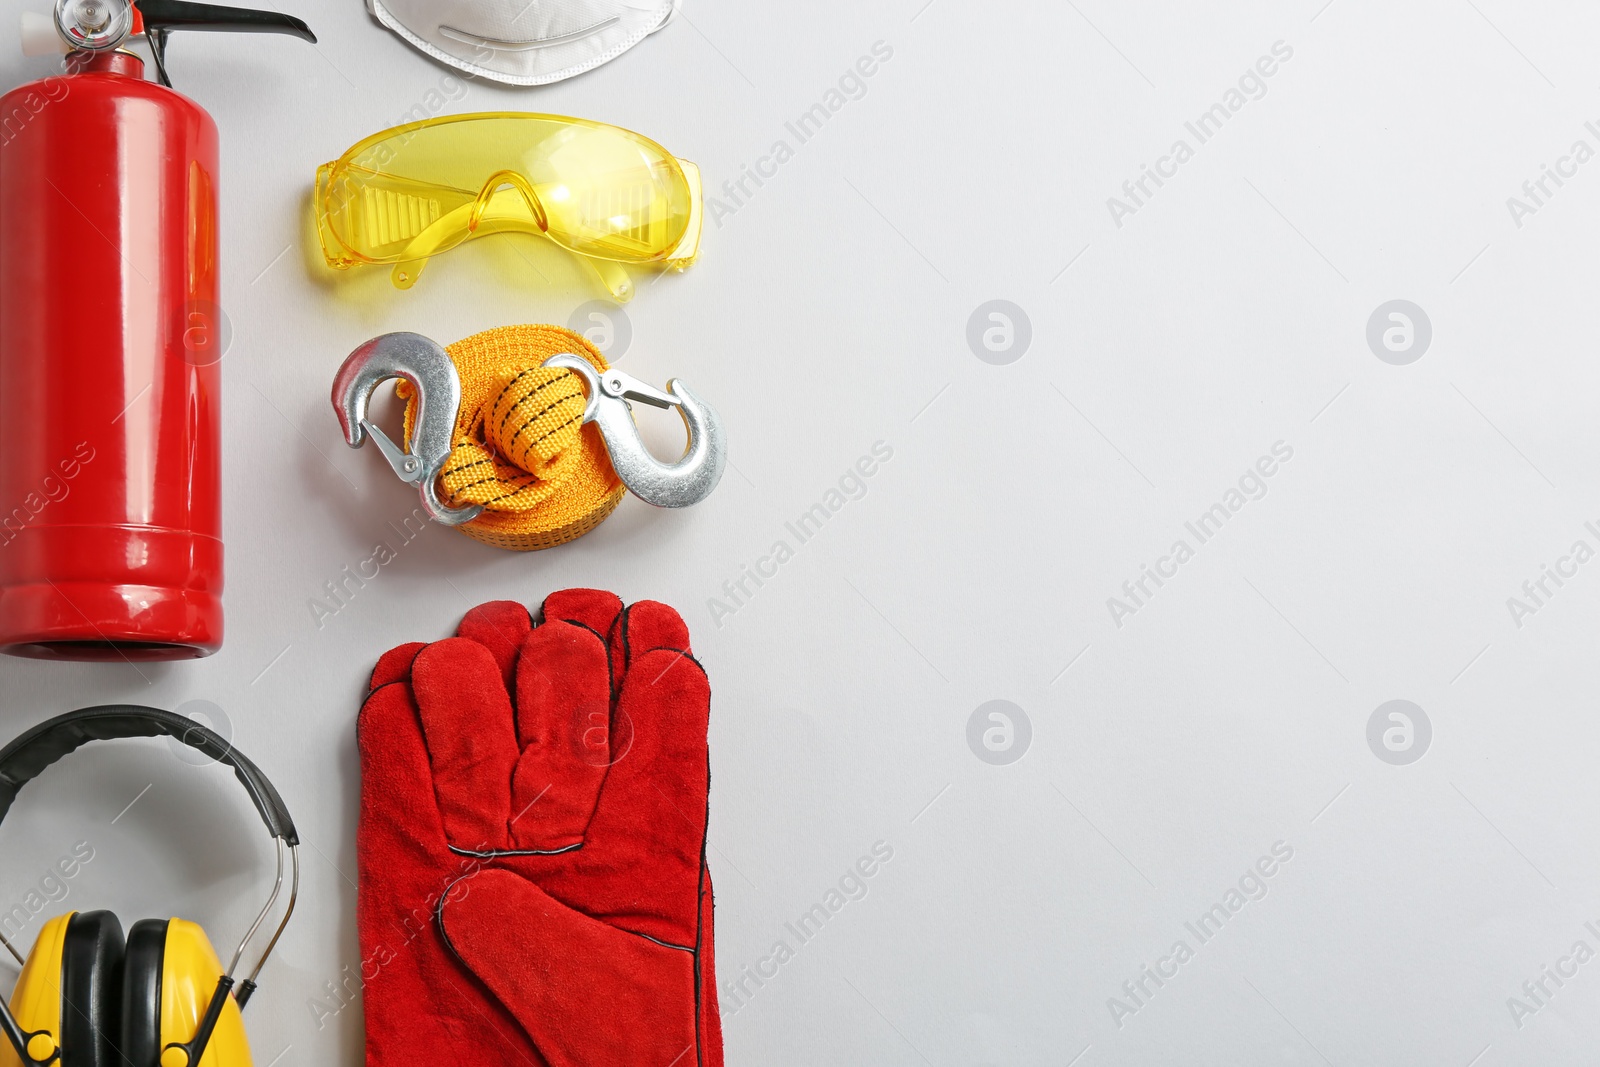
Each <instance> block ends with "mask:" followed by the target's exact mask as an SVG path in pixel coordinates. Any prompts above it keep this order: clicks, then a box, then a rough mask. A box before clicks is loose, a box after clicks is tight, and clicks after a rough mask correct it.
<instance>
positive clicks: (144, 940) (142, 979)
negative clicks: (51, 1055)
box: [61, 919, 187, 1067]
mask: <svg viewBox="0 0 1600 1067" xmlns="http://www.w3.org/2000/svg"><path fill="white" fill-rule="evenodd" d="M166 954H167V920H165V919H140V920H139V921H138V922H136V923H134V924H133V928H132V929H131V930H129V931H128V950H127V954H126V956H125V957H124V959H123V964H122V999H121V1005H122V1020H121V1031H122V1056H121V1058H120V1059H119V1060H117V1061H116V1063H117V1067H123V1061H126V1063H127V1064H132V1065H134V1067H155V1064H157V1063H159V1062H160V1060H161V970H162V962H163V960H164V959H165V958H166ZM179 1040H187V1037H184V1038H180V1039H179ZM61 1067H72V1065H70V1064H68V1063H65V1062H63V1063H62V1065H61ZM107 1067H110V1064H108V1065H107Z"/></svg>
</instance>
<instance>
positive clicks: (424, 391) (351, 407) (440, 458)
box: [333, 333, 483, 526]
mask: <svg viewBox="0 0 1600 1067" xmlns="http://www.w3.org/2000/svg"><path fill="white" fill-rule="evenodd" d="M391 378H402V379H404V380H405V381H408V382H410V383H411V387H412V388H413V389H415V390H416V391H417V417H416V422H415V424H414V425H413V426H412V428H411V440H410V442H409V444H410V446H411V447H410V448H409V449H403V448H401V447H400V446H399V445H397V444H395V443H394V442H393V441H392V440H390V439H389V435H388V434H386V433H384V432H383V430H381V429H379V428H378V427H377V426H374V425H373V424H372V422H371V421H369V420H368V418H367V411H368V407H369V406H370V404H371V402H372V394H373V392H374V391H375V390H376V389H377V388H378V386H380V385H382V384H383V383H384V382H386V381H388V380H390V379H391ZM333 408H334V410H335V411H336V412H338V414H339V425H340V426H342V427H343V428H344V439H345V441H346V442H347V443H348V444H349V445H350V447H351V448H360V447H361V446H362V445H364V444H366V439H367V438H368V437H371V438H372V441H373V443H374V444H376V445H377V446H378V451H380V452H382V453H383V458H384V459H386V460H388V461H389V466H391V467H393V468H394V472H395V474H397V475H399V476H400V480H401V481H402V482H405V483H407V484H408V485H414V486H416V487H417V490H418V491H419V492H420V493H421V494H422V509H423V510H424V511H426V512H427V513H428V517H429V518H431V519H433V521H434V522H439V523H443V524H444V525H446V526H460V525H461V524H462V523H467V522H471V521H472V520H473V519H475V518H477V517H478V516H479V515H481V514H483V508H482V507H480V506H478V505H476V504H474V505H471V506H469V507H464V508H452V507H450V506H448V505H447V504H445V502H444V501H443V500H440V499H439V476H440V475H441V474H443V473H444V464H445V461H446V460H447V459H449V458H450V448H451V443H452V440H453V438H454V435H455V426H456V417H457V416H458V415H459V414H460V412H461V378H460V377H459V376H458V375H457V374H456V365H455V364H454V363H452V362H451V361H450V355H449V353H447V352H446V351H445V350H444V349H443V348H440V347H439V345H438V344H437V343H435V342H434V341H430V340H429V339H428V338H426V337H424V336H422V335H421V334H419V333H387V334H384V335H383V336H382V337H376V338H373V339H372V340H371V341H368V342H367V343H366V344H364V345H362V346H361V347H360V348H358V349H356V350H355V351H354V352H352V353H350V358H349V359H346V360H345V361H344V366H342V367H340V368H339V374H338V376H337V377H336V378H334V380H333Z"/></svg>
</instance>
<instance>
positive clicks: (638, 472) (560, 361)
mask: <svg viewBox="0 0 1600 1067" xmlns="http://www.w3.org/2000/svg"><path fill="white" fill-rule="evenodd" d="M544 366H546V367H560V368H561V369H563V370H569V371H571V372H573V373H574V374H576V375H577V376H578V377H579V378H581V379H583V383H584V385H585V386H586V387H587V391H588V394H589V402H588V405H587V406H586V407H585V408H584V412H583V421H584V422H585V423H591V422H592V423H594V424H595V425H596V426H597V427H599V430H600V436H601V437H602V438H603V439H604V440H605V443H606V451H607V452H609V453H610V454H611V466H612V469H614V470H615V471H616V472H617V477H618V478H620V479H622V484H623V485H625V486H627V487H628V491H629V492H631V493H632V494H633V495H634V496H636V497H638V498H639V499H640V500H643V501H644V502H645V503H647V504H654V505H655V506H656V507H658V508H686V507H688V506H689V505H691V504H698V503H699V502H700V501H702V500H704V499H705V498H706V497H707V496H709V495H710V493H711V491H712V490H713V489H715V488H716V487H717V483H718V482H720V481H721V480H722V471H723V468H724V467H726V466H727V463H728V441H727V435H726V433H725V432H724V430H723V428H722V418H721V416H719V415H718V414H717V412H716V410H715V409H714V408H712V406H711V405H710V404H707V403H706V402H705V401H704V400H701V399H700V398H699V397H698V396H696V395H695V393H694V392H693V391H692V390H691V389H690V388H689V387H688V386H686V385H684V384H683V383H682V382H681V381H679V380H678V379H676V378H674V379H672V380H671V381H669V382H668V383H667V391H666V392H662V391H661V390H659V389H656V388H654V387H652V386H649V385H646V384H645V383H644V382H642V381H640V380H639V379H637V378H635V377H633V376H632V375H630V374H624V373H622V372H621V371H619V370H614V369H613V370H606V371H599V370H596V369H595V367H594V365H593V364H592V363H590V362H589V361H588V360H586V359H584V358H583V357H582V356H575V355H571V354H567V353H563V354H561V355H557V356H551V357H550V358H549V359H547V360H545V361H544ZM633 400H636V401H639V402H640V403H644V404H649V405H651V406H653V407H658V408H677V409H678V415H679V417H680V418H682V419H683V426H684V429H685V430H686V431H687V432H688V435H689V441H688V444H687V446H685V448H684V452H683V457H682V458H681V459H679V460H678V462H676V463H671V464H668V463H663V462H661V461H660V460H658V459H656V457H655V456H654V455H652V454H651V452H650V449H649V448H648V447H646V445H645V443H644V438H643V437H641V436H640V435H639V427H638V426H637V425H635V424H634V421H633V413H632V411H631V410H630V408H629V407H628V402H629V401H633Z"/></svg>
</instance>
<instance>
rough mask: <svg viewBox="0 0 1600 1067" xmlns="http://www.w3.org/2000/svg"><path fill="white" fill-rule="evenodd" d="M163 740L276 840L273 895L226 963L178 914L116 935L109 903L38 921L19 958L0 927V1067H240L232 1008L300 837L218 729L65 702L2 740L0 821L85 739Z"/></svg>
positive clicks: (245, 1054) (238, 1027)
mask: <svg viewBox="0 0 1600 1067" xmlns="http://www.w3.org/2000/svg"><path fill="white" fill-rule="evenodd" d="M134 737H170V738H175V739H177V740H178V741H180V742H182V743H183V744H185V745H188V746H189V747H190V748H193V749H197V750H198V751H200V752H201V753H203V754H204V755H206V756H208V757H210V758H211V759H212V760H213V761H215V762H217V763H220V764H222V765H224V766H227V767H230V768H232V769H233V775H234V777H235V778H237V779H238V780H239V783H240V784H241V785H243V786H244V788H245V789H246V790H247V791H248V792H249V794H250V799H251V801H252V802H253V803H254V804H255V808H256V814H258V815H260V816H261V821H262V822H263V823H264V824H265V825H266V828H267V832H268V833H269V834H271V836H272V840H273V842H274V844H275V845H276V846H277V853H278V870H277V875H276V877H275V878H274V880H273V884H272V895H271V896H269V897H268V898H267V902H266V904H265V905H263V907H262V908H261V913H260V914H259V915H257V916H256V919H255V922H253V923H252V924H251V925H250V929H249V930H248V931H247V932H246V933H245V935H244V940H242V941H240V942H239V947H238V949H237V950H235V952H234V954H233V958H232V961H231V962H230V963H229V965H228V968H227V970H223V967H222V961H221V960H220V959H218V958H217V951H216V949H214V948H212V947H211V939H210V938H208V937H207V936H206V932H205V931H204V930H202V929H201V928H200V927H199V926H198V925H196V924H195V923H192V922H188V921H186V920H183V919H145V920H143V921H142V922H138V923H135V924H134V926H133V929H132V930H130V931H128V935H127V937H126V939H124V937H123V934H122V924H121V923H120V922H118V921H117V917H116V916H115V915H113V914H111V912H109V911H90V912H83V913H79V912H69V913H68V914H66V915H61V916H58V917H56V918H54V919H51V920H50V921H49V922H47V923H45V924H44V926H43V927H42V928H41V929H40V930H39V936H38V938H37V939H35V941H34V943H33V949H32V951H30V952H29V953H28V958H27V959H23V958H22V957H21V956H17V950H16V949H15V948H14V947H12V945H11V942H9V941H6V940H5V938H4V937H3V936H0V944H3V945H4V946H5V948H6V949H8V950H9V951H10V952H11V954H12V955H13V956H17V962H19V963H21V964H22V974H21V976H20V977H19V978H18V979H17V984H16V988H15V989H14V990H13V991H12V994H11V999H10V1001H9V1003H3V1002H0V1067H250V1064H251V1061H250V1045H249V1042H248V1040H247V1039H246V1038H245V1032H244V1019H243V1017H242V1015H241V1014H240V1013H241V1012H242V1011H243V1010H244V1006H245V1003H246V1002H247V1001H248V1000H249V999H250V997H251V995H252V994H253V993H254V992H255V991H256V978H257V976H258V975H260V974H261V968H262V967H264V966H265V965H266V962H267V957H269V956H271V955H272V950H273V949H274V948H275V947H277V944H278V938H280V937H282V936H283V931H284V929H285V928H286V927H287V926H288V925H289V917H290V916H291V915H293V914H294V905H295V901H296V899H298V897H299V895H300V850H299V845H300V835H299V834H298V833H297V832H296V831H295V828H294V820H293V818H291V817H290V815H289V810H288V808H286V807H285V806H284V803H283V798H282V797H281V796H279V795H278V790H277V789H276V788H274V786H273V784H272V782H271V781H269V780H268V779H267V776H266V775H264V774H262V773H261V769H260V768H259V767H257V766H256V765H255V764H254V763H251V762H250V760H248V759H246V758H245V756H244V754H243V753H241V752H239V751H238V750H237V749H235V748H234V747H233V746H232V745H231V744H229V743H228V741H227V740H225V739H224V738H222V737H219V736H218V735H217V734H215V733H213V732H212V731H210V730H208V729H206V728H205V727H204V726H201V725H200V724H199V723H197V722H195V721H194V720H193V719H189V718H186V717H185V716H182V715H178V714H176V713H174V712H170V711H162V710H160V709H159V708H147V707H142V706H140V705H136V704H113V705H108V706H106V707H100V708H84V709H83V710H81V711H70V712H68V713H67V714H65V715H58V716H56V717H55V718H53V719H49V720H47V721H45V722H42V723H40V724H39V725H38V726H35V727H34V728H33V729H31V730H29V731H28V732H27V733H25V734H23V735H22V736H21V737H19V738H17V739H16V740H15V741H13V742H11V743H10V744H9V745H6V746H5V747H4V748H3V749H0V819H4V818H5V816H6V813H7V812H9V811H10V810H11V805H12V802H13V801H15V800H16V797H17V793H18V792H19V791H20V790H21V789H22V787H23V786H24V785H26V784H27V783H29V782H31V781H32V780H33V779H34V778H36V777H38V776H39V774H40V772H42V771H43V770H44V769H45V768H47V767H49V766H50V765H51V764H53V763H55V762H56V761H57V760H59V759H61V758H62V757H64V756H67V755H69V754H71V753H73V752H75V751H77V750H78V749H79V748H81V747H83V746H84V745H86V744H88V743H89V742H91V741H110V740H113V739H116V738H134ZM286 860H287V861H288V866H289V870H288V872H287V873H288V879H287V881H288V886H289V894H288V896H289V899H288V903H287V904H286V905H285V906H284V908H283V917H282V918H281V919H280V920H279V921H278V924H277V927H276V928H275V929H273V930H272V933H271V935H270V937H269V938H268V940H267V945H266V948H264V949H263V950H262V951H261V952H260V954H259V955H258V956H257V957H256V960H255V966H254V967H253V968H252V969H250V970H248V971H244V970H241V971H240V974H241V975H244V976H245V977H244V978H243V980H242V981H240V980H237V979H235V977H234V969H235V968H239V967H241V965H242V963H243V961H244V957H245V950H246V949H248V948H249V946H250V942H251V941H252V940H253V939H254V938H255V936H256V933H257V931H259V930H260V929H261V928H262V924H263V923H264V922H266V919H267V916H269V915H270V914H272V911H273V909H274V907H275V906H276V905H277V902H278V897H279V894H280V893H281V892H282V891H283V888H284V883H285V873H286V872H285V866H286V864H285V861H286Z"/></svg>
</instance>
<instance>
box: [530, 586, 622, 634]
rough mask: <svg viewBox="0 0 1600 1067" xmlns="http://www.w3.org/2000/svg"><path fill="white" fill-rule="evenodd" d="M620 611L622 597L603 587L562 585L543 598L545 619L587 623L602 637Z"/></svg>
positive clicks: (585, 625)
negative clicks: (578, 587) (559, 588)
mask: <svg viewBox="0 0 1600 1067" xmlns="http://www.w3.org/2000/svg"><path fill="white" fill-rule="evenodd" d="M620 614H622V599H621V598H620V597H618V596H617V594H615V593H608V592H606V591H605V590H603V589H563V590H561V591H560V592H557V593H551V594H550V595H549V596H547V597H545V598H544V611H543V615H544V620H545V621H546V622H550V621H552V620H559V621H561V622H570V623H574V624H576V625H579V626H584V627H587V628H588V629H590V630H593V631H594V632H595V633H596V634H598V635H599V636H600V637H601V638H602V639H604V638H605V636H606V635H607V634H609V633H610V632H611V624H612V622H614V621H615V620H616V618H617V616H618V615H620Z"/></svg>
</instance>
